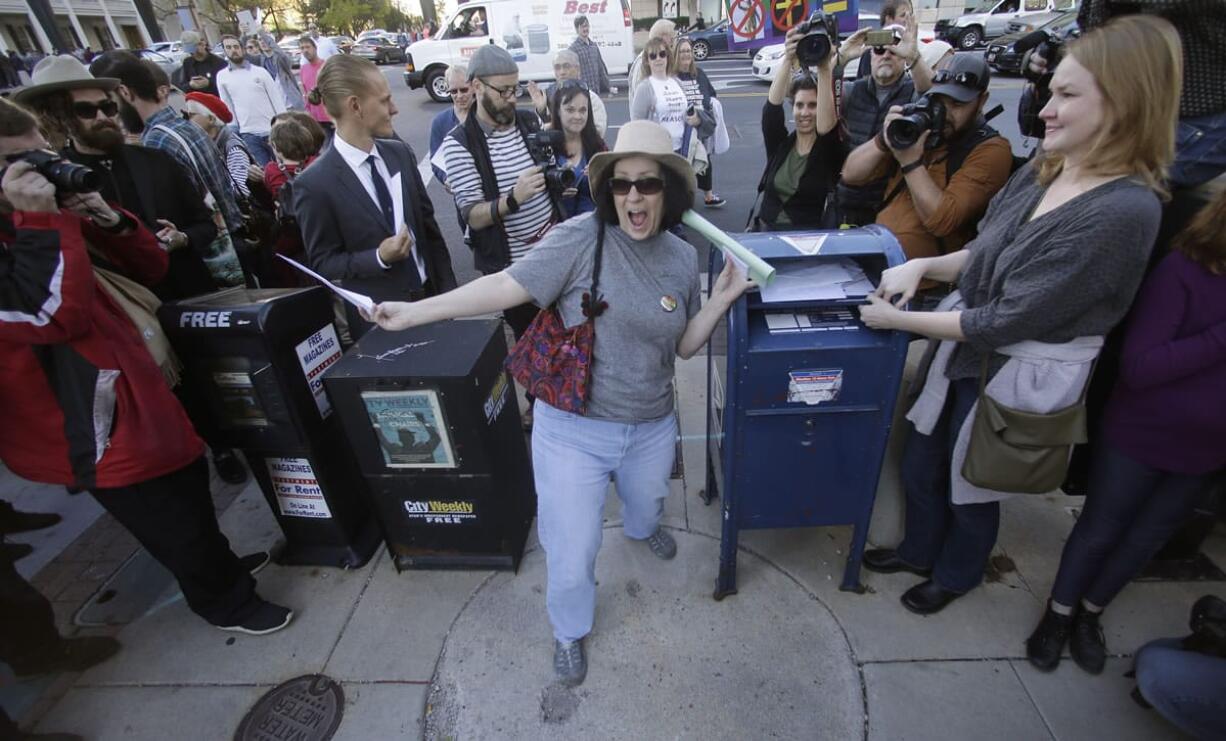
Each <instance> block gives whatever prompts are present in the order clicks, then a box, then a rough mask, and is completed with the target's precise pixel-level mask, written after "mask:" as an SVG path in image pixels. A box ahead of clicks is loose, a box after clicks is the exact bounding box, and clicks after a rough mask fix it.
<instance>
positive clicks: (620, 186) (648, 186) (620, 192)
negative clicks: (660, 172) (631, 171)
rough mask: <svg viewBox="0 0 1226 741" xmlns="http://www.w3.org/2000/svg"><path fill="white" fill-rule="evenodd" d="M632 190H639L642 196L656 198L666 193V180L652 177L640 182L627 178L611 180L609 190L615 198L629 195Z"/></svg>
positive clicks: (642, 179)
mask: <svg viewBox="0 0 1226 741" xmlns="http://www.w3.org/2000/svg"><path fill="white" fill-rule="evenodd" d="M631 188H634V189H635V190H637V191H638V192H639V195H641V196H654V195H656V194H657V193H662V192H664V178H658V177H655V176H654V175H652V176H648V177H645V178H639V179H638V180H627V179H626V178H611V179H610V180H609V190H611V191H613V195H615V196H624V195H629V194H630V189H631Z"/></svg>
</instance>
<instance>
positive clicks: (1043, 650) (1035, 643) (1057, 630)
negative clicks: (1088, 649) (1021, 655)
mask: <svg viewBox="0 0 1226 741" xmlns="http://www.w3.org/2000/svg"><path fill="white" fill-rule="evenodd" d="M1072 624H1073V616H1072V615H1061V614H1060V613H1058V612H1055V611H1054V610H1052V609H1051V602H1050V601H1049V602H1048V603H1047V611H1046V612H1044V613H1043V619H1042V620H1040V621H1039V625H1038V627H1036V628H1035V629H1034V632H1033V633H1031V634H1030V637H1029V638H1027V639H1026V658H1028V659H1030V663H1031V665H1033V666H1034V668H1035V669H1038V670H1040V671H1045V672H1049V671H1051V670H1052V669H1055V668H1056V666H1057V665H1058V664H1059V663H1060V654H1061V652H1063V651H1064V644H1066V643H1068V637H1069V632H1070V631H1071V629H1072Z"/></svg>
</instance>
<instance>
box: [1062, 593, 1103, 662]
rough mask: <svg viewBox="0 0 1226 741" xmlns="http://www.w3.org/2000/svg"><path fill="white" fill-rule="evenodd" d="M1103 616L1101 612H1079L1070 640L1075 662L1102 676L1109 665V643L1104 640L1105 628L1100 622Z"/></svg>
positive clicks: (1074, 618) (1070, 648) (1070, 649)
mask: <svg viewBox="0 0 1226 741" xmlns="http://www.w3.org/2000/svg"><path fill="white" fill-rule="evenodd" d="M1101 616H1102V613H1101V612H1090V611H1089V610H1086V609H1081V610H1078V611H1077V614H1076V615H1075V616H1074V617H1073V635H1072V636H1071V637H1070V638H1069V646H1068V647H1069V653H1070V654H1072V655H1073V661H1076V662H1077V666H1079V667H1081V668H1082V669H1085V670H1086V671H1088V672H1089V673H1091V674H1102V673H1103V666H1105V665H1106V663H1107V641H1106V639H1105V638H1103V626H1102V625H1101V624H1100V623H1099V622H1098V619H1099V617H1101Z"/></svg>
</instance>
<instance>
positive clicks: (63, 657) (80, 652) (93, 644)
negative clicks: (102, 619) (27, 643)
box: [9, 636, 120, 677]
mask: <svg viewBox="0 0 1226 741" xmlns="http://www.w3.org/2000/svg"><path fill="white" fill-rule="evenodd" d="M119 647H120V644H119V641H117V640H115V639H114V638H110V637H108V636H81V637H79V638H62V639H60V642H59V644H58V645H56V646H55V647H54V648H52V649H51V650H49V651H46V652H43V653H40V654H39V655H38V656H35V657H33V658H31V659H30V660H28V661H22V660H19V659H13V660H12V661H10V662H9V665H10V666H12V667H13V671H14V672H15V673H16V674H17V676H19V677H28V676H32V675H34V674H48V673H50V672H83V671H85V670H86V669H88V668H90V667H91V666H96V665H98V664H101V663H102V662H104V661H106V660H107V659H109V658H111V657H112V656H114V655H115V654H116V653H118V651H119Z"/></svg>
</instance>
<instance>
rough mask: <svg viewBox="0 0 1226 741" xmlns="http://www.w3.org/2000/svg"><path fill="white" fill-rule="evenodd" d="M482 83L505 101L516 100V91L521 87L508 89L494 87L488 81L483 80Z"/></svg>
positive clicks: (512, 86)
mask: <svg viewBox="0 0 1226 741" xmlns="http://www.w3.org/2000/svg"><path fill="white" fill-rule="evenodd" d="M481 82H482V83H484V84H485V86H486V87H487V88H489V89H490V90H493V91H494V92H496V93H498V94H499V95H500V96H502V99H503V100H510V99H511V98H514V97H515V89H516V88H518V87H519V86H518V85H508V86H506V87H498V86H497V85H494V84H493V83H491V82H489V81H488V80H482V81H481Z"/></svg>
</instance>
